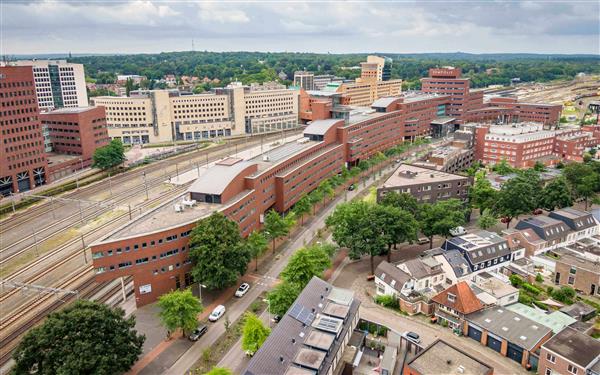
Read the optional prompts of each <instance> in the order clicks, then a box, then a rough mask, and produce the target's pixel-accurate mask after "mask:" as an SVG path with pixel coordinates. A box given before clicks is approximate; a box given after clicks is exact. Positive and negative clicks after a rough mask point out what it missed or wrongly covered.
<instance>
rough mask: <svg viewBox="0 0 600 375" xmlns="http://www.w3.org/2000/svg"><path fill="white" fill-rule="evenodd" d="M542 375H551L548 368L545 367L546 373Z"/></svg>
mask: <svg viewBox="0 0 600 375" xmlns="http://www.w3.org/2000/svg"><path fill="white" fill-rule="evenodd" d="M544 374H545V375H552V370H551V369H550V367H546V372H545V373H544Z"/></svg>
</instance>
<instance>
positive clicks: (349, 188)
mask: <svg viewBox="0 0 600 375" xmlns="http://www.w3.org/2000/svg"><path fill="white" fill-rule="evenodd" d="M354 189H356V186H354V184H352V185H350V186H348V190H350V191H352V190H354Z"/></svg>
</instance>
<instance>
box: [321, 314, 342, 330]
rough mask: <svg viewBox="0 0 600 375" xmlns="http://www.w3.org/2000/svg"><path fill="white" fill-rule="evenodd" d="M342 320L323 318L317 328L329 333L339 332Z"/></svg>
mask: <svg viewBox="0 0 600 375" xmlns="http://www.w3.org/2000/svg"><path fill="white" fill-rule="evenodd" d="M340 324H341V320H339V319H334V318H328V317H325V316H322V317H321V319H319V322H318V323H317V328H319V329H322V330H324V331H328V332H337V328H338V327H339V325H340Z"/></svg>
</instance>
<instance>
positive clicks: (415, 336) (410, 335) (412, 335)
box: [406, 332, 421, 344]
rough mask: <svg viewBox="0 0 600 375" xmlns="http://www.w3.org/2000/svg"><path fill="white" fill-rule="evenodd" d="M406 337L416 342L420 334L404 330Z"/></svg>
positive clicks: (418, 340)
mask: <svg viewBox="0 0 600 375" xmlns="http://www.w3.org/2000/svg"><path fill="white" fill-rule="evenodd" d="M406 338H408V339H409V340H410V341H412V342H415V343H417V344H418V343H420V342H421V336H419V334H418V333H415V332H406Z"/></svg>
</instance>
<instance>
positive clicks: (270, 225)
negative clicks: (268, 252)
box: [263, 210, 289, 253]
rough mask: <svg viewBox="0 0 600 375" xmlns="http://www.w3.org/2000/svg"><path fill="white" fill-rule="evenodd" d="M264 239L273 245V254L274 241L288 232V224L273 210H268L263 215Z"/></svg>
mask: <svg viewBox="0 0 600 375" xmlns="http://www.w3.org/2000/svg"><path fill="white" fill-rule="evenodd" d="M263 232H264V233H265V236H266V238H268V239H269V240H271V241H272V243H273V253H275V241H276V240H277V239H278V238H279V237H283V236H285V235H286V234H288V232H289V228H288V223H286V221H285V219H284V218H282V217H281V215H279V214H278V213H277V212H276V211H275V210H269V212H267V213H266V214H265V225H264V228H263Z"/></svg>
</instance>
